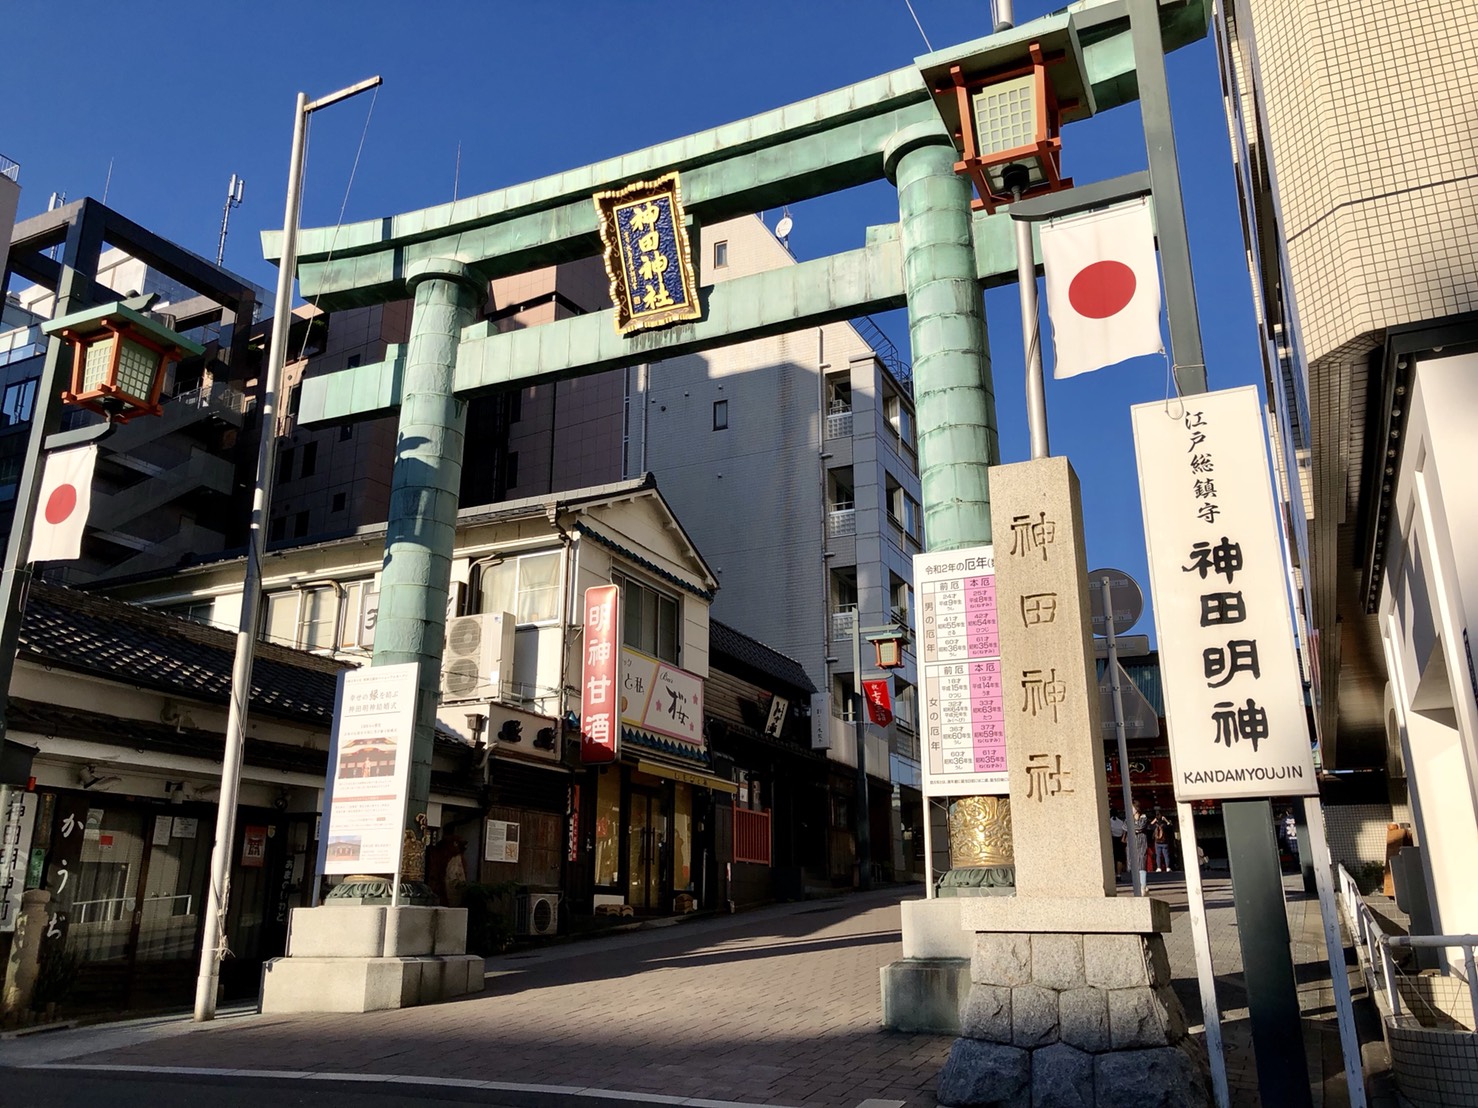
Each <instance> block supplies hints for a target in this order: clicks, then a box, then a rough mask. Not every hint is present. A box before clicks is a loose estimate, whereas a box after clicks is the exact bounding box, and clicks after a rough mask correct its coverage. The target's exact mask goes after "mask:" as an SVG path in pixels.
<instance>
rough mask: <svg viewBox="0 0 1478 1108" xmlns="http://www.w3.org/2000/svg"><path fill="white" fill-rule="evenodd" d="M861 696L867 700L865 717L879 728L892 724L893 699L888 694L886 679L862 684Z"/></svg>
mask: <svg viewBox="0 0 1478 1108" xmlns="http://www.w3.org/2000/svg"><path fill="white" fill-rule="evenodd" d="M862 695H863V697H864V698H865V699H866V700H867V716H868V718H869V719H870V720H872V721H873V723H875V724H877V725H878V726H879V727H887V726H888V724H890V723H892V722H893V698H892V696H891V695H890V694H889V692H888V678H886V677H883V678H881V679H879V680H877V681H864V682H862Z"/></svg>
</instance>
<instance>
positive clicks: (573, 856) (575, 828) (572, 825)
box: [565, 784, 580, 862]
mask: <svg viewBox="0 0 1478 1108" xmlns="http://www.w3.org/2000/svg"><path fill="white" fill-rule="evenodd" d="M566 816H567V817H568V823H567V833H566V836H565V861H566V862H574V861H578V860H579V858H580V786H579V785H578V784H574V785H571V786H570V799H569V811H568V812H567V813H566Z"/></svg>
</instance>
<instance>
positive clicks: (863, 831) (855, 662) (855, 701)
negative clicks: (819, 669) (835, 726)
mask: <svg viewBox="0 0 1478 1108" xmlns="http://www.w3.org/2000/svg"><path fill="white" fill-rule="evenodd" d="M863 699H864V698H863V696H862V604H861V598H860V597H859V598H858V604H857V607H856V609H855V610H854V611H853V612H852V726H853V727H854V728H855V730H856V733H857V814H856V816H855V817H854V820H853V822H854V823H855V824H856V828H857V887H858V888H859V889H861V890H863V891H866V890H868V889H870V888H872V819H871V817H872V813H871V812H870V811H869V809H868V803H867V720H866V715H865V713H866V705H865V704H864V703H863Z"/></svg>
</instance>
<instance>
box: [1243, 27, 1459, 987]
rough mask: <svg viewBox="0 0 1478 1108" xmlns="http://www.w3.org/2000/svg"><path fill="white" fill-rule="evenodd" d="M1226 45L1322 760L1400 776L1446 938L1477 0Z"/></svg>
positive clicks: (1451, 880)
mask: <svg viewBox="0 0 1478 1108" xmlns="http://www.w3.org/2000/svg"><path fill="white" fill-rule="evenodd" d="M1217 31H1218V39H1219V46H1220V53H1221V59H1222V67H1223V80H1224V85H1225V88H1226V94H1227V95H1226V99H1227V110H1228V115H1229V118H1230V122H1231V131H1232V136H1233V147H1234V151H1233V152H1234V157H1235V162H1236V169H1237V173H1238V177H1239V182H1238V183H1239V186H1240V191H1241V199H1242V206H1243V219H1244V228H1245V232H1246V236H1247V244H1248V254H1249V258H1250V259H1251V263H1252V271H1253V285H1254V291H1255V294H1256V298H1257V303H1258V309H1259V314H1260V317H1261V323H1262V328H1263V335H1262V338H1263V360H1264V370H1265V373H1266V376H1267V385H1268V397H1269V401H1270V405H1271V412H1270V415H1269V421H1268V422H1269V430H1270V433H1271V436H1272V439H1273V445H1274V451H1273V452H1274V457H1275V460H1276V462H1277V469H1278V475H1279V479H1280V482H1281V485H1282V494H1283V498H1284V504H1285V508H1286V513H1285V519H1286V524H1287V527H1288V532H1289V543H1288V546H1289V550H1290V552H1291V556H1292V561H1293V566H1294V568H1293V576H1294V585H1295V589H1296V593H1297V599H1298V611H1299V618H1300V622H1301V626H1300V632H1301V634H1300V638H1301V640H1302V643H1303V646H1304V649H1305V656H1306V662H1307V670H1306V675H1307V676H1308V678H1309V680H1310V683H1311V688H1312V694H1313V703H1314V707H1315V713H1316V717H1317V721H1318V741H1319V746H1320V751H1321V755H1322V761H1323V766H1324V768H1325V769H1326V770H1332V771H1335V773H1336V774H1337V775H1342V776H1343V777H1345V779H1346V780H1348V779H1350V778H1355V777H1358V776H1360V775H1361V773H1360V771H1367V775H1368V776H1378V775H1379V774H1380V773H1382V772H1384V773H1385V774H1387V775H1388V776H1389V779H1390V798H1391V806H1390V808H1389V809H1386V810H1385V812H1386V813H1390V814H1393V815H1394V818H1395V820H1396V821H1397V822H1402V823H1406V822H1409V823H1410V825H1411V826H1412V830H1413V833H1414V837H1415V840H1416V843H1417V845H1418V846H1419V847H1420V848H1421V852H1420V859H1421V868H1422V872H1423V876H1424V877H1425V879H1426V886H1427V892H1428V895H1429V897H1430V900H1431V906H1432V924H1433V928H1434V930H1435V931H1436V932H1438V933H1447V934H1453V933H1465V932H1473V931H1475V930H1478V883H1475V882H1474V881H1473V879H1472V858H1473V857H1474V855H1475V854H1478V700H1475V692H1478V689H1475V685H1478V680H1475V674H1474V663H1473V654H1472V650H1471V647H1470V645H1469V635H1470V631H1469V628H1470V627H1473V626H1478V541H1475V540H1478V500H1475V499H1474V496H1473V493H1472V482H1473V474H1474V473H1475V472H1478V442H1475V437H1474V435H1473V428H1474V426H1475V425H1478V143H1475V142H1474V139H1473V134H1472V128H1471V127H1470V126H1469V125H1468V124H1467V123H1466V122H1459V121H1460V119H1465V118H1466V115H1465V112H1467V105H1470V104H1471V103H1473V101H1474V99H1475V98H1478V64H1475V62H1474V54H1473V51H1472V49H1471V44H1472V43H1473V42H1474V41H1478V2H1475V0H1459V2H1456V3H1452V2H1446V0H1411V2H1410V3H1405V4H1397V5H1340V4H1322V3H1313V2H1310V0H1236V2H1235V3H1228V4H1226V5H1223V6H1222V8H1221V14H1220V16H1219V19H1218V27H1217ZM1390 814H1385V815H1384V818H1382V817H1383V813H1382V811H1381V810H1380V809H1379V806H1376V805H1372V806H1371V811H1370V812H1369V814H1368V819H1369V822H1371V823H1372V824H1375V825H1378V824H1380V823H1383V822H1384V819H1385V818H1391V815H1390ZM1450 954H1451V956H1453V957H1458V955H1457V954H1456V953H1455V952H1450ZM1458 960H1459V961H1460V960H1461V959H1460V957H1459V958H1458Z"/></svg>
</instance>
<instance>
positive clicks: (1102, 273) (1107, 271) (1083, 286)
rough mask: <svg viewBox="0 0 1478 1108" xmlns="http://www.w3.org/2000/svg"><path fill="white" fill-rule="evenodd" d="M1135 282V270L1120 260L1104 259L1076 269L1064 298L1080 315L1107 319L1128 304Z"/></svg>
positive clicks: (1132, 296) (1136, 282)
mask: <svg viewBox="0 0 1478 1108" xmlns="http://www.w3.org/2000/svg"><path fill="white" fill-rule="evenodd" d="M1138 285H1139V282H1138V281H1136V280H1135V278H1134V270H1132V269H1130V268H1129V267H1128V266H1127V265H1125V264H1124V263H1123V262H1118V261H1114V260H1112V259H1105V260H1103V261H1099V262H1093V263H1092V264H1090V265H1085V266H1084V267H1083V268H1082V269H1080V270H1079V271H1078V273H1077V276H1075V277H1074V278H1073V279H1072V280H1071V281H1070V282H1068V286H1067V299H1068V303H1070V304H1071V305H1072V306H1073V308H1074V310H1076V311H1077V313H1078V314H1079V315H1083V316H1087V317H1088V318H1089V319H1107V318H1108V317H1109V316H1111V315H1118V314H1119V313H1120V312H1122V311H1123V310H1124V309H1125V308H1126V307H1128V306H1129V301H1131V300H1133V299H1134V290H1135V288H1137V287H1138Z"/></svg>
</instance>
